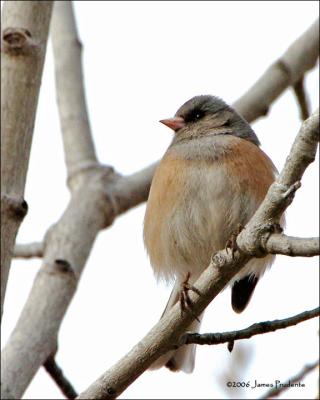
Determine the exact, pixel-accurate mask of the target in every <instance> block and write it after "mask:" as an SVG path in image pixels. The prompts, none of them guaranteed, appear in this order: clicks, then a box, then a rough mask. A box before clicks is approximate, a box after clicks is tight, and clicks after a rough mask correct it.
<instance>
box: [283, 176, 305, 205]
mask: <svg viewBox="0 0 320 400" xmlns="http://www.w3.org/2000/svg"><path fill="white" fill-rule="evenodd" d="M299 188H301V181H297V182H295V183H293V184H292V185H291V186H290V187H289V189H288V190H287V191H286V192H284V193H283V195H282V198H283V199H288V200H289V201H290V203H291V201H292V200H293V198H294V195H295V193H296V191H297V190H298V189H299Z"/></svg>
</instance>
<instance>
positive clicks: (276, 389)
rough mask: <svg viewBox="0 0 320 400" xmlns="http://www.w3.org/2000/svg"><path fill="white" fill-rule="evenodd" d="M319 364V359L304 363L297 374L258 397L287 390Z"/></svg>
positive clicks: (267, 397)
mask: <svg viewBox="0 0 320 400" xmlns="http://www.w3.org/2000/svg"><path fill="white" fill-rule="evenodd" d="M318 366H319V360H318V361H316V362H314V363H312V364H308V365H306V366H305V367H304V368H303V369H302V370H301V371H300V372H299V373H298V374H297V375H295V376H293V377H292V378H290V379H288V380H287V381H286V382H285V383H282V384H281V386H280V384H279V385H278V386H275V387H273V388H272V389H270V390H269V391H268V392H267V393H265V394H264V395H263V396H261V397H260V399H269V398H271V397H277V396H279V394H281V393H282V392H284V391H285V390H288V389H289V388H290V387H292V386H294V384H295V383H299V382H301V381H302V380H303V379H304V378H305V376H306V375H307V374H309V373H310V372H311V371H313V370H314V369H315V368H317V367H318Z"/></svg>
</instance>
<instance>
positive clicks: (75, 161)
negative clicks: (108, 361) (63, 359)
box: [2, 1, 256, 398]
mask: <svg viewBox="0 0 320 400" xmlns="http://www.w3.org/2000/svg"><path fill="white" fill-rule="evenodd" d="M52 22H53V24H52V40H53V45H54V56H55V63H56V80H57V94H58V104H59V111H60V119H61V126H62V131H63V136H64V139H63V141H64V148H65V153H66V164H67V168H68V184H69V188H70V191H71V200H70V203H69V205H68V207H67V209H66V211H65V212H64V214H63V215H62V217H61V219H60V220H59V221H58V223H57V224H56V225H54V226H53V227H52V228H50V230H49V233H48V234H47V235H46V241H45V242H46V246H45V252H44V258H43V266H42V268H41V270H40V271H39V273H38V275H37V277H36V279H35V281H34V285H33V288H32V290H31V293H30V296H29V298H28V300H27V303H26V305H25V307H24V309H23V311H22V314H21V316H20V318H19V320H18V323H17V325H16V327H15V329H14V331H13V333H12V335H11V337H10V339H9V342H8V343H7V345H6V347H5V349H4V351H3V354H2V391H3V397H4V398H20V397H21V396H22V394H23V392H24V391H25V389H26V387H27V385H28V383H29V382H30V380H31V379H32V377H33V376H34V374H35V373H36V371H37V369H38V368H39V366H40V365H42V364H43V363H44V362H45V360H46V359H47V358H48V357H49V355H50V354H52V352H53V349H54V348H55V347H56V340H57V334H58V331H59V328H60V324H61V320H62V318H63V316H64V314H65V312H66V309H67V307H68V305H69V304H70V302H71V300H72V297H73V295H74V293H75V290H76V286H77V282H78V279H79V278H80V276H81V273H82V270H83V268H84V265H85V262H86V260H87V257H88V255H89V252H90V250H91V247H92V244H93V242H94V239H95V237H96V235H97V233H98V232H99V230H101V229H103V228H106V227H107V226H109V225H111V224H112V222H113V220H114V218H115V217H116V216H117V215H120V214H121V213H123V212H125V211H126V210H128V209H129V208H131V207H133V206H135V205H137V204H139V203H140V202H143V201H145V200H146V199H147V196H148V192H149V187H150V182H151V179H152V175H153V172H154V169H155V165H152V166H150V167H148V168H146V169H145V170H144V171H141V172H138V173H135V174H132V175H131V176H127V177H122V176H120V175H119V174H117V173H115V172H114V171H113V170H112V168H110V167H106V166H103V165H101V164H99V162H98V161H97V159H96V156H95V151H94V148H93V143H92V138H91V133H90V126H89V122H88V117H87V112H86V107H85V101H84V91H83V85H82V83H81V84H79V82H82V70H81V63H80V56H81V46H80V44H79V40H78V38H77V33H76V27H75V22H74V17H73V14H72V3H71V2H64V1H61V2H57V3H56V5H55V11H54V18H53V21H52ZM62 75H64V76H62ZM74 86H75V87H74ZM80 98H81V99H82V100H79V99H80ZM252 106H253V107H255V106H256V104H255V103H254V101H253V102H252ZM62 107H63V108H64V109H63V110H62ZM243 114H244V117H245V118H247V119H248V120H249V121H252V119H250V118H251V116H250V115H246V113H245V112H244V113H243ZM78 142H79V143H78ZM75 153H76V154H75ZM84 226H85V227H86V229H83V227H84ZM230 257H231V256H229V255H227V254H225V253H223V255H222V256H221V257H220V255H217V256H216V257H215V258H214V264H215V265H217V266H219V265H220V266H222V265H224V267H223V271H224V274H223V275H221V274H220V270H219V268H218V267H217V268H216V269H214V268H209V269H208V271H209V272H208V277H209V280H210V279H212V273H213V277H214V279H213V281H212V282H213V283H212V285H213V286H212V285H211V286H210V288H211V291H210V288H209V289H208V290H209V291H208V293H210V294H207V295H204V296H201V298H200V299H199V301H200V303H199V305H198V307H199V309H198V310H199V312H200V310H201V309H204V308H205V307H206V305H207V304H208V303H209V302H210V301H211V300H212V298H213V297H214V296H215V295H216V294H217V293H219V291H220V290H221V289H222V288H223V287H224V285H225V284H226V282H227V281H228V280H229V279H230V278H231V277H232V276H233V275H234V273H235V270H234V266H235V265H238V267H236V268H240V264H241V263H242V264H243V263H244V262H245V261H246V260H247V259H248V256H246V255H244V254H241V255H240V254H238V255H236V256H235V259H231V258H230ZM219 260H220V261H219ZM237 262H238V263H239V264H236V263H237ZM203 282H204V283H203V285H204V286H203V287H207V286H206V285H207V284H205V280H204V281H203ZM213 287H214V290H213V289H212V288H213ZM212 290H213V291H212ZM39 305H40V306H39ZM175 312H176V314H170V315H173V316H175V317H174V318H175V321H176V322H175V323H176V324H178V325H177V326H178V327H180V328H179V329H180V330H179V329H177V331H176V339H178V338H179V336H180V335H181V333H182V332H183V330H184V329H186V328H187V326H188V325H189V324H190V322H191V320H192V318H193V317H192V316H190V315H185V316H184V317H183V319H182V320H180V310H178V309H176V311H175ZM177 316H178V317H177ZM169 322H170V321H169ZM169 322H168V320H167V321H165V320H164V321H162V322H161V324H163V325H161V326H162V328H161V329H163V332H165V331H166V329H167V328H168V326H171V325H170V324H169ZM35 326H36V327H37V329H36V331H35V329H34V327H35ZM170 329H171V328H170ZM155 334H156V335H158V333H157V332H155ZM169 342H170V343H171V341H169ZM169 342H168V341H166V340H165V339H164V341H163V342H162V343H163V344H164V346H161V343H160V344H159V343H156V344H155V346H154V345H153V343H152V340H151V341H149V342H148V343H149V344H148V345H147V347H146V349H148V350H149V352H146V353H145V355H142V356H141V359H139V365H138V366H136V365H135V364H134V363H133V364H132V368H131V369H130V370H129V371H128V370H127V369H126V368H127V367H124V368H120V369H119V371H120V375H121V376H120V377H119V378H117V377H116V375H112V376H113V378H112V379H111V382H112V386H110V387H107V388H102V390H107V393H109V394H108V396H111V397H112V398H113V397H114V393H115V392H116V393H119V392H120V391H122V390H124V388H125V387H126V386H127V385H128V384H129V383H130V380H131V381H132V380H133V379H135V377H137V376H138V375H139V374H141V373H142V372H143V371H144V370H145V369H146V368H147V367H148V365H150V363H151V362H152V361H153V360H154V359H156V358H157V357H158V356H159V354H160V353H161V352H163V351H164V350H165V348H166V347H170V344H169ZM142 346H143V347H144V344H142ZM148 346H149V347H148ZM138 347H139V346H138ZM35 349H36V351H35ZM150 351H151V354H150ZM135 354H136V353H133V355H135ZM140 355H141V354H140V353H139V357H140ZM130 360H131V361H130V362H132V360H134V362H135V363H136V362H137V359H136V358H134V357H131V358H130ZM124 364H126V362H125V363H124ZM121 365H122V364H121ZM127 373H128V375H127V376H128V377H129V380H128V379H127V378H126V374H127ZM132 374H133V375H132ZM16 376H19V377H20V379H19V381H18V382H17V380H16V379H15V377H16ZM114 379H115V380H116V384H115V385H114V386H115V392H113V380H114ZM91 393H92V392H91ZM104 393H105V392H104ZM9 396H11V397H9ZM97 398H98V397H97Z"/></svg>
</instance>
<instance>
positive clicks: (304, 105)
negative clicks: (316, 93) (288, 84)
mask: <svg viewBox="0 0 320 400" xmlns="http://www.w3.org/2000/svg"><path fill="white" fill-rule="evenodd" d="M293 90H294V93H295V95H296V99H297V102H298V105H299V108H300V118H301V119H302V121H304V120H305V119H307V118H309V116H310V113H309V103H308V97H307V93H306V90H305V87H304V77H303V76H302V77H301V78H300V79H299V80H298V81H297V82H296V83H295V84H294V85H293Z"/></svg>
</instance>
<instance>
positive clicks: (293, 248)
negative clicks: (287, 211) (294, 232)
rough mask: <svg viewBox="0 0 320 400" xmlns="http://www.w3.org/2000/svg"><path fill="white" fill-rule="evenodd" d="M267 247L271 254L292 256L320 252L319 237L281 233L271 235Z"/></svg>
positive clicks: (307, 255)
mask: <svg viewBox="0 0 320 400" xmlns="http://www.w3.org/2000/svg"><path fill="white" fill-rule="evenodd" d="M265 249H266V251H267V252H268V253H271V254H283V255H285V256H291V257H313V256H318V255H319V254H320V245H319V238H317V237H313V238H297V237H292V236H286V235H282V234H279V233H274V234H272V235H270V237H269V239H268V241H267V242H266V243H265Z"/></svg>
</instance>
